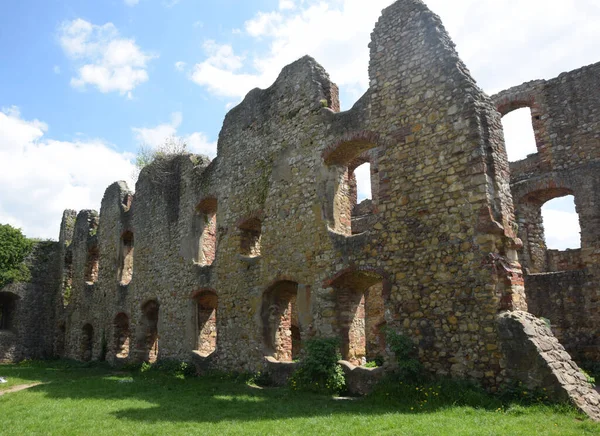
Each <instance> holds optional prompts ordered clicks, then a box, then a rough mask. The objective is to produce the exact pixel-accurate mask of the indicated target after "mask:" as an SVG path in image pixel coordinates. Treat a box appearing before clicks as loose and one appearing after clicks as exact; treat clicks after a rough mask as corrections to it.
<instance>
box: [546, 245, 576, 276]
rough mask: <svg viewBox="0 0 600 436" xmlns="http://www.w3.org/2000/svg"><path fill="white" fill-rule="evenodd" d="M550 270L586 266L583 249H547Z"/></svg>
mask: <svg viewBox="0 0 600 436" xmlns="http://www.w3.org/2000/svg"><path fill="white" fill-rule="evenodd" d="M546 256H547V262H548V271H572V270H577V269H583V268H584V267H585V265H584V263H583V260H582V259H581V249H575V250H564V251H562V250H548V251H546Z"/></svg>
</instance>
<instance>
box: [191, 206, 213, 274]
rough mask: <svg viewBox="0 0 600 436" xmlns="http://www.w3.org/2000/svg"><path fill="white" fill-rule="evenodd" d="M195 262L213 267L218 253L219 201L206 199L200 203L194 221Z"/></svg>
mask: <svg viewBox="0 0 600 436" xmlns="http://www.w3.org/2000/svg"><path fill="white" fill-rule="evenodd" d="M192 233H193V239H194V262H195V263H197V264H199V265H202V266H207V265H211V264H212V263H213V262H214V260H215V256H216V252H217V199H216V198H206V199H204V200H202V201H201V202H200V203H198V206H196V211H195V214H194V218H193V220H192Z"/></svg>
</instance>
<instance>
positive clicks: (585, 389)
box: [498, 311, 600, 421]
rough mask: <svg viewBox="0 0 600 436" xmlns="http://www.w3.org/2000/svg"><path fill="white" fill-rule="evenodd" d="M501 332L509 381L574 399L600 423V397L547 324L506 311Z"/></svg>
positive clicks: (519, 313) (534, 318) (500, 317)
mask: <svg viewBox="0 0 600 436" xmlns="http://www.w3.org/2000/svg"><path fill="white" fill-rule="evenodd" d="M498 333H499V336H500V340H501V346H502V351H503V352H504V356H505V358H506V373H507V381H509V382H511V381H520V382H521V383H523V384H524V385H525V386H526V387H527V389H528V390H535V389H546V391H547V392H548V393H549V396H551V398H555V399H558V400H570V401H572V402H573V403H574V404H575V405H576V406H577V407H578V408H579V409H580V410H581V411H583V412H584V413H586V414H587V415H588V416H589V417H590V418H591V419H593V420H595V421H600V395H599V394H598V393H597V392H596V391H595V390H594V389H593V388H592V387H591V385H590V384H589V383H588V382H587V381H586V378H585V376H584V375H583V374H582V373H581V371H580V370H579V367H578V366H577V364H576V363H575V362H573V360H572V359H571V356H569V354H568V353H567V352H566V351H565V349H564V347H563V346H562V345H561V344H560V342H558V340H557V339H556V337H555V336H554V335H553V334H552V331H551V330H550V328H549V327H548V326H547V325H546V323H545V322H544V321H542V320H540V319H538V318H536V317H535V316H533V315H531V314H530V313H527V312H522V311H514V312H503V313H502V314H500V315H499V316H498Z"/></svg>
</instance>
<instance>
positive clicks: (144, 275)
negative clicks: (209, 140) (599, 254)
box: [55, 0, 600, 390]
mask: <svg viewBox="0 0 600 436" xmlns="http://www.w3.org/2000/svg"><path fill="white" fill-rule="evenodd" d="M369 47H370V64H369V79H370V86H369V89H368V90H367V92H366V93H365V94H364V95H363V96H362V97H361V98H360V99H359V100H358V101H357V102H356V104H355V105H354V106H353V107H352V109H350V110H348V111H346V112H339V102H338V100H337V95H338V89H337V86H336V85H335V84H334V83H332V82H331V81H330V79H329V76H328V75H327V73H326V72H325V71H324V69H323V68H322V67H321V66H320V65H319V64H318V63H317V62H316V61H315V60H313V59H312V58H310V57H308V56H306V57H303V58H301V59H299V60H298V61H296V62H294V63H293V64H291V65H288V66H286V67H285V68H284V69H283V70H282V72H281V73H280V75H279V77H278V78H277V80H276V81H275V82H274V83H273V85H271V86H270V87H269V88H267V89H264V90H261V89H254V90H252V91H250V92H249V93H248V95H247V96H246V97H245V99H244V100H243V101H242V102H241V103H240V104H239V105H238V106H236V107H235V108H233V109H232V110H231V111H230V112H229V113H228V114H227V116H226V117H225V120H224V123H223V127H222V129H221V132H220V135H219V140H218V154H217V157H216V158H215V159H214V160H213V161H212V162H211V161H209V160H208V159H207V158H205V157H202V156H194V155H177V156H171V157H165V158H159V159H157V160H156V161H155V162H153V163H152V164H151V165H149V166H148V167H146V168H144V169H143V170H142V172H141V174H140V176H139V180H138V182H137V184H136V189H135V195H134V194H133V193H132V192H131V191H130V190H129V188H128V187H127V186H126V185H125V184H124V183H123V182H118V183H114V184H113V185H111V186H110V187H108V189H107V190H106V193H105V195H104V198H103V200H102V205H101V209H100V214H99V217H98V214H97V213H96V212H94V211H82V212H80V213H79V214H78V215H77V219H76V221H75V224H74V228H73V230H72V231H70V232H69V231H67V229H69V228H71V227H70V226H69V225H68V221H69V220H72V214H71V213H70V212H68V213H66V214H65V218H64V219H63V224H62V226H61V237H60V241H59V248H60V251H61V254H60V256H59V258H60V261H61V265H60V267H59V271H60V272H61V273H62V274H63V280H62V282H60V285H59V286H57V291H56V293H57V295H61V293H62V294H65V293H66V290H67V289H72V292H71V297H70V300H69V302H68V305H66V307H63V305H62V304H60V305H57V306H56V307H57V309H56V310H57V313H58V314H59V315H58V317H57V318H58V324H57V330H58V331H64V341H63V342H62V344H64V345H62V346H61V347H62V348H63V349H64V351H63V352H62V353H59V352H58V351H57V353H58V354H61V355H64V356H68V357H72V358H77V359H80V360H87V359H108V360H110V361H114V362H116V361H119V360H122V361H138V362H139V361H142V360H146V361H153V360H155V359H185V360H193V361H194V363H195V364H196V365H197V367H198V368H201V369H202V370H203V371H204V370H205V369H206V368H208V367H210V366H213V367H214V366H217V367H219V368H220V369H222V370H226V371H256V370H264V369H265V367H266V365H267V366H268V367H272V368H285V369H281V370H280V373H281V378H282V379H283V378H285V374H288V373H289V371H291V369H293V366H294V365H293V363H290V362H289V361H290V360H292V359H295V358H296V357H297V355H298V353H299V352H300V350H301V349H302V344H303V342H305V341H306V340H307V339H309V338H312V337H315V336H320V337H332V336H334V337H338V338H339V339H340V343H341V345H342V352H343V355H344V358H345V359H347V360H350V361H352V363H356V364H362V363H363V362H364V361H365V360H367V359H371V358H375V357H379V356H380V354H384V356H382V357H384V358H387V359H389V358H390V357H391V356H390V355H389V353H390V352H389V350H386V348H385V341H384V339H383V336H382V334H381V331H382V328H383V327H384V326H385V327H387V328H390V329H392V330H394V331H396V332H398V333H401V334H404V335H407V336H409V337H410V338H412V339H413V340H414V342H415V343H416V344H417V346H418V352H419V357H420V360H421V361H422V362H423V365H424V367H425V368H426V369H428V370H430V371H431V372H434V373H437V374H438V375H450V376H453V377H462V378H467V379H472V380H476V381H478V382H480V383H482V384H483V385H485V386H487V387H488V388H490V389H492V390H494V389H496V388H497V387H498V386H499V385H501V384H502V383H503V382H504V381H506V377H507V376H508V375H509V374H507V372H506V370H505V368H507V356H508V355H507V354H505V352H506V350H507V349H508V348H507V345H506V344H507V343H506V339H505V338H504V339H503V338H501V336H500V335H501V334H502V332H499V329H498V326H497V315H498V313H499V312H502V311H507V310H508V311H513V310H527V301H526V298H525V292H524V281H523V276H522V273H521V266H520V264H519V263H518V257H517V250H518V249H519V248H520V247H521V241H520V240H519V239H518V238H517V233H516V232H517V229H518V228H521V232H522V231H523V228H524V227H522V226H521V227H520V226H519V225H518V224H517V221H516V219H515V215H514V211H513V202H512V198H513V197H512V196H511V187H510V184H509V181H510V180H509V163H508V160H507V157H506V151H505V148H504V141H503V134H502V126H501V120H500V116H501V113H502V111H501V113H499V112H497V111H496V106H498V101H500V102H505V103H502V104H504V106H502V104H500V107H501V108H502V107H504V109H506V108H510V107H513V106H514V107H516V106H518V105H519V104H521V103H520V102H521V100H518V99H517V101H516V102H511V101H508V100H510V98H509V97H508V96H507V95H505V94H503V95H501V96H500V97H497V100H496V103H494V101H492V100H491V99H490V98H489V97H487V96H486V95H485V94H484V93H483V92H482V91H481V90H480V89H479V88H478V87H477V85H476V84H475V82H474V80H473V79H472V78H471V76H470V74H469V72H468V70H467V68H466V67H465V65H464V64H463V63H462V62H461V61H460V59H459V58H458V56H457V54H456V52H455V50H454V45H453V43H452V41H451V40H450V38H449V36H448V35H447V33H446V31H445V30H444V28H443V25H442V23H441V22H440V20H439V18H438V17H437V16H436V15H434V14H433V13H432V12H431V11H429V10H428V9H427V8H426V6H425V5H424V4H423V3H422V2H421V1H419V0H399V1H397V2H396V3H394V4H392V5H391V6H389V7H388V8H386V9H385V10H384V11H383V13H382V15H381V18H380V19H379V21H378V22H377V24H376V26H375V29H374V31H373V33H372V39H371V43H370V45H369ZM586 74H587V73H586ZM586 77H587V76H586ZM544 83H545V82H535V83H533V84H527V85H525V86H523V87H520V88H519V90H518V92H519V93H521V94H522V93H527V92H529V90H530V89H534V90H538V89H542V88H543V87H544V86H545V85H544ZM561 89H562V88H561ZM515 93H516V91H515ZM509 94H510V93H509ZM521 94H519V95H521ZM505 97H506V98H505ZM505 100H506V101H508V102H506V101H505ZM527 101H529V100H527ZM548 101H549V100H548ZM577 110H578V111H581V110H582V109H579V108H578V109H577ZM586 114H587V112H586ZM586 116H587V115H586ZM558 117H559V115H555V118H556V119H558ZM585 119H586V122H587V123H591V121H590V120H591V118H590V117H589V116H587V118H585ZM565 122H566V121H565ZM590 126H591V128H592V130H593V129H594V125H591V124H590ZM539 127H540V129H541V128H545V129H546V130H545V131H544V132H545V133H544V135H546V134H548V135H549V136H548V137H549V138H550V137H553V136H552V135H554V132H553V131H552V130H551V129H550V127H547V126H546V127H545V125H544V124H543V123H542V122H541V118H540V125H539ZM563 130H564V129H563ZM563 130H561V132H562V131H563ZM596 131H597V130H596ZM565 135H566V133H565ZM584 136H585V135H584ZM544 137H545V136H544ZM582 138H583V137H582ZM585 138H587V137H585ZM585 138H583V139H581V140H582V141H584V140H585ZM588 145H589V141H588ZM584 148H585V147H584ZM549 150H550V151H551V149H550V148H549V147H547V148H546V151H544V153H545V154H544V158H543V159H542V161H543V162H544V165H545V166H544V165H541V164H539V165H538V164H537V163H534V161H535V162H541V161H540V160H539V157H532V158H531V159H529V161H528V162H529V163H528V164H527V165H522V168H526V169H527V171H534V170H535V171H537V169H538V168H547V167H548V165H550V164H549V163H548V162H552V159H550V158H549V157H548V156H550V157H552V156H557V157H558V156H559V154H552V153H550V151H549ZM578 150H579V149H578ZM581 150H583V149H581ZM548 153H550V154H548ZM567 154H568V153H563V154H562V155H564V156H566V155H567ZM586 156H587V155H586ZM536 159H537V160H536ZM587 161H588V159H584V158H581V159H579V160H578V162H579V163H580V164H581V165H583V164H582V162H587ZM365 162H369V163H370V172H371V184H372V199H371V200H370V201H368V202H364V203H362V204H360V205H356V198H357V195H356V194H357V193H356V178H355V175H354V170H355V169H356V168H357V167H358V166H359V165H360V164H362V163H365ZM565 168H566V167H565ZM565 168H562V167H561V168H558V167H557V168H555V169H556V170H559V169H560V170H561V171H562V170H564V169H565ZM567 169H570V168H567ZM577 174H578V173H573V175H571V176H569V177H572V180H578V184H577V186H575V184H570V185H569V186H562V185H561V186H558V189H559V191H557V192H566V191H564V189H573V190H576V189H584V190H586V191H585V192H588V191H589V190H590V189H591V188H592V187H593V186H594V184H597V181H596V180H588V179H587V178H585V177H584V178H582V179H577V177H578V175H577ZM514 177H515V178H513V186H512V191H513V194H514V193H517V195H515V198H517V199H518V200H519V201H520V202H521V203H520V204H523V203H527V202H529V203H531V204H535V205H536V206H537V204H538V203H539V202H540V201H541V200H543V198H542V197H535V196H534V197H527V195H528V194H529V191H527V190H525V191H523V192H522V195H520V194H519V192H520V191H519V189H520V188H519V186H520V185H518V183H520V182H519V181H522V182H523V183H525V184H527V183H530V182H529V175H528V176H527V177H525V176H519V175H515V176H514ZM542 178H543V177H542ZM532 180H533V179H532ZM544 180H545V179H544ZM544 180H541V181H539V183H542V186H546V185H543V183H544ZM565 180H571V179H565ZM547 187H548V186H547ZM560 189H563V190H562V191H560ZM531 192H533V191H531ZM589 192H592V191H589ZM524 198H525V199H526V200H527V201H523V199H524ZM544 198H545V197H544ZM588 200H589V198H588ZM582 201H583V200H582ZM586 201H587V200H586ZM536 202H537V203H536ZM583 204H584V203H581V202H580V203H578V205H580V206H578V207H583V206H581V205H583ZM585 204H587V203H585ZM589 204H590V205H591V203H589ZM595 204H600V203H598V202H596V203H595ZM532 210H533V211H532V212H531V213H532V214H531V216H532V217H533V218H532V219H535V218H536V215H535V210H534V209H532ZM580 210H583V209H580ZM584 215H585V214H584ZM523 216H525V215H521V218H520V219H521V220H522V219H523V218H522V217H523ZM585 216H588V215H585ZM589 229H590V227H589V226H587V227H586V230H589ZM536 237H537V238H538V240H539V235H538V236H535V235H534V232H532V233H531V238H530V239H531V240H532V241H533V240H534V239H535V238H536ZM522 239H523V240H524V241H525V242H526V243H527V241H528V239H527V238H526V235H524V236H523V238H522ZM585 241H586V242H585V244H584V246H583V247H582V250H581V259H582V262H583V263H584V265H585V267H586V268H588V270H589V271H591V270H592V269H593V268H594V265H595V263H594V262H593V261H592V260H593V259H594V256H595V254H594V251H593V249H592V251H590V247H592V246H593V247H595V245H593V241H594V240H593V238H592V237H589V238H588V237H587V236H586V239H585ZM530 245H531V244H530ZM540 253H541V254H538V253H537V252H536V254H535V256H534V255H530V256H529V258H528V257H527V254H526V252H525V251H524V250H523V254H524V263H525V265H526V266H528V267H530V268H533V267H534V264H536V265H537V264H539V265H540V267H544V266H545V263H546V262H547V260H546V257H545V253H544V252H540ZM559 258H560V259H563V260H561V261H560V262H559V261H554V262H555V263H556V264H560V263H561V262H562V263H564V258H565V257H564V256H563V257H560V256H554V257H553V259H559ZM536 262H537V263H536ZM569 262H570V261H569ZM569 262H567V263H569ZM591 274H593V273H591ZM592 277H595V276H593V275H592ZM586 286H587V285H586ZM585 298H588V297H585ZM592 300H593V299H592V298H590V299H589V303H590V304H591V302H592ZM585 301H586V304H588V300H587V299H586V300H585ZM534 306H535V304H534ZM591 307H592V306H586V309H591ZM61 320H62V322H64V324H60V321H61ZM62 328H64V330H61V329H62ZM57 343H58V342H57ZM509 345H510V343H509ZM61 347H59V346H56V347H55V349H56V350H59V349H60V348H61ZM503 347H504V348H503ZM348 365H351V364H350V363H349V364H348ZM348 368H350V369H352V368H351V367H350V366H349V367H348ZM362 369H364V368H359V369H358V371H356V370H355V369H352V371H351V373H352V374H354V375H355V376H356V382H357V383H358V384H360V385H361V386H362V385H363V381H364V380H363V379H364V378H365V377H368V374H370V373H371V371H363V370H362ZM379 372H381V371H377V373H379Z"/></svg>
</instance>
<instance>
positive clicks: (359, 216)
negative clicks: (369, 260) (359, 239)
mask: <svg viewBox="0 0 600 436" xmlns="http://www.w3.org/2000/svg"><path fill="white" fill-rule="evenodd" d="M364 160H365V159H364V158H363V159H356V160H355V161H354V162H353V163H352V164H351V165H350V166H349V167H348V171H349V173H350V171H351V173H350V175H349V180H348V187H349V196H348V197H349V201H350V204H351V205H352V210H351V212H350V217H351V224H350V226H351V232H352V234H353V235H356V234H358V233H363V232H365V231H367V230H369V229H370V228H371V227H372V226H373V224H374V215H373V210H374V203H373V192H372V182H373V180H372V179H374V177H373V173H372V172H371V171H372V169H371V164H370V163H369V162H368V161H367V162H364ZM357 164H358V166H357V167H356V168H354V165H357Z"/></svg>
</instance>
